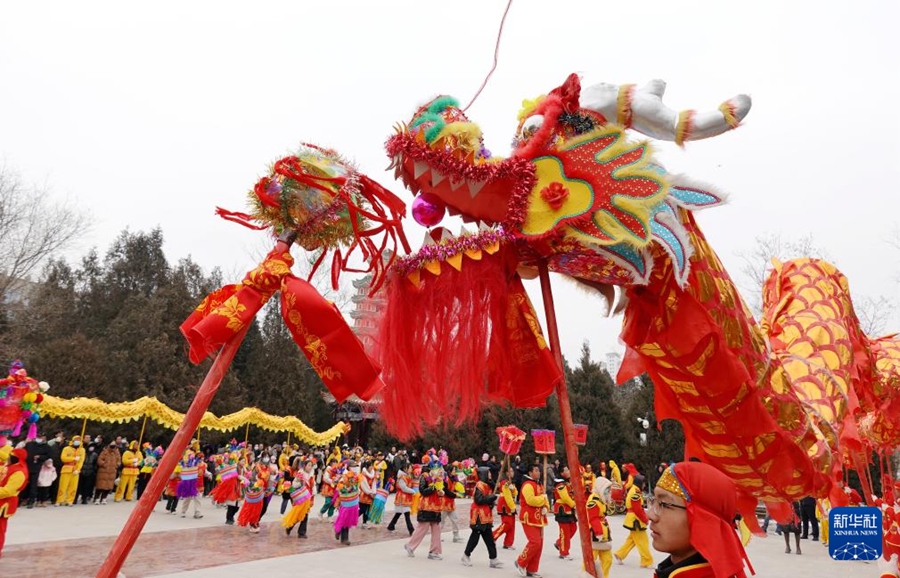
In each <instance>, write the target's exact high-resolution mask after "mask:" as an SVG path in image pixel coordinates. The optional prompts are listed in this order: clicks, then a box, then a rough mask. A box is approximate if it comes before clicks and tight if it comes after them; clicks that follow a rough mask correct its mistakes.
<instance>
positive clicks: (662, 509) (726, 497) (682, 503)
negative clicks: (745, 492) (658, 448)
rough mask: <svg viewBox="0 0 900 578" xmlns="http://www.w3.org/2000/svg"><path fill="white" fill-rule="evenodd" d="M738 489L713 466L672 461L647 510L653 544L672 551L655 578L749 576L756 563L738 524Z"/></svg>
mask: <svg viewBox="0 0 900 578" xmlns="http://www.w3.org/2000/svg"><path fill="white" fill-rule="evenodd" d="M736 498H737V491H736V489H735V487H734V483H733V482H732V481H731V480H730V479H729V478H728V477H727V476H726V475H725V474H723V473H722V472H720V471H719V470H717V469H715V468H714V467H712V466H710V465H708V464H703V463H700V462H681V463H677V464H672V465H671V466H669V467H668V468H666V470H665V471H664V472H663V474H662V476H661V477H660V479H659V482H657V484H656V488H655V489H654V490H653V498H652V499H651V500H650V508H649V510H648V515H649V518H650V535H651V540H652V543H653V548H654V549H656V550H658V551H660V552H666V553H668V554H669V557H668V558H666V559H665V560H664V561H663V562H662V563H661V564H660V565H659V566H658V567H657V568H656V573H655V574H654V576H655V577H656V578H675V577H676V576H677V578H746V576H747V575H746V574H745V573H744V563H745V562H746V564H747V568H748V569H749V571H750V574H753V567H752V566H751V565H750V560H749V559H748V558H747V554H746V552H744V547H743V545H742V544H741V540H740V537H739V536H738V535H737V532H736V531H735V529H734V524H733V523H732V521H733V520H734V514H735V512H736V511H737V508H736V504H735V502H736Z"/></svg>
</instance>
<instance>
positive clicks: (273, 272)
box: [181, 250, 382, 401]
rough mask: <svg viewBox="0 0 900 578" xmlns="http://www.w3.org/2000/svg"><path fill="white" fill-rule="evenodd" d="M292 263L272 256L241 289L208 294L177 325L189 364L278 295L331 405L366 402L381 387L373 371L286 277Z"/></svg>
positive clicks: (324, 305)
mask: <svg viewBox="0 0 900 578" xmlns="http://www.w3.org/2000/svg"><path fill="white" fill-rule="evenodd" d="M293 263H294V259H293V258H292V257H291V255H290V253H288V252H279V251H278V250H273V251H272V252H270V253H269V254H268V256H266V259H265V260H264V261H263V262H262V263H261V264H260V265H259V266H258V267H257V268H256V269H254V270H253V271H250V272H249V273H247V276H246V277H244V280H243V282H242V283H241V284H239V285H227V286H225V287H223V288H221V289H218V290H217V291H214V292H212V293H210V294H209V295H208V296H207V297H206V298H205V299H204V300H203V302H201V303H200V305H199V306H198V307H197V308H196V309H195V310H194V312H193V313H191V315H190V316H189V317H188V318H187V319H186V320H185V321H184V323H182V324H181V333H182V334H183V335H184V336H185V339H187V342H188V344H189V346H190V360H191V362H192V363H200V362H201V361H203V359H205V358H206V357H207V356H209V355H211V354H213V353H215V352H216V351H217V350H218V349H219V348H220V347H222V345H223V344H224V343H225V342H226V341H228V339H230V338H231V337H232V336H234V335H235V334H237V333H239V332H240V331H242V330H243V329H244V328H245V327H246V326H247V324H249V323H252V321H253V318H254V317H255V316H256V314H257V313H258V312H259V310H260V309H262V306H263V305H265V303H266V302H267V301H268V300H269V299H270V298H271V297H272V295H273V294H274V293H275V291H278V290H280V291H281V303H282V308H281V311H282V316H283V318H284V321H285V323H286V324H287V327H288V329H289V330H290V331H291V335H292V336H293V337H294V341H295V342H296V343H297V345H299V346H300V350H301V351H302V352H303V354H304V355H306V357H307V359H309V361H310V364H311V365H312V367H313V369H315V370H316V373H318V374H319V377H321V378H322V381H323V382H324V383H325V385H326V387H328V389H329V391H331V393H332V394H333V395H334V397H335V399H337V400H338V401H343V400H344V399H346V398H347V397H349V396H350V395H351V394H356V395H357V396H359V397H360V398H362V399H370V398H371V397H372V396H373V395H374V394H375V393H376V392H377V391H378V390H379V389H380V388H381V387H382V384H381V381H380V379H379V378H378V375H379V369H378V367H377V366H376V365H375V364H373V363H372V361H371V360H370V359H369V358H368V356H366V354H365V351H364V350H363V347H362V344H361V343H360V342H359V339H358V338H357V337H356V335H355V334H354V333H353V331H352V330H351V329H350V327H349V326H348V325H347V322H346V321H344V318H343V316H342V315H341V314H340V311H338V309H337V308H336V307H335V306H334V304H333V303H331V302H330V301H328V300H326V299H325V298H324V297H322V296H321V295H320V294H319V293H318V292H317V291H316V290H315V288H313V286H312V285H310V284H309V283H308V282H306V281H304V280H302V279H298V278H297V277H295V276H293V275H291V265H293Z"/></svg>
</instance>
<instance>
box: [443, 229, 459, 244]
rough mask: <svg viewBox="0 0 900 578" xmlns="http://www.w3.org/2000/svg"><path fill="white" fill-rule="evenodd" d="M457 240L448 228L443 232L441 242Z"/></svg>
mask: <svg viewBox="0 0 900 578" xmlns="http://www.w3.org/2000/svg"><path fill="white" fill-rule="evenodd" d="M455 238H456V237H454V236H453V233H451V232H450V231H449V230H448V229H447V228H446V227H445V228H444V229H443V230H441V241H452V240H453V239H455Z"/></svg>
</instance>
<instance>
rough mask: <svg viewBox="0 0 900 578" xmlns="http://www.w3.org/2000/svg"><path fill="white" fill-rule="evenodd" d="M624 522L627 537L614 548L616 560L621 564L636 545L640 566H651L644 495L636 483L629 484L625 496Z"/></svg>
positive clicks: (651, 557) (651, 559) (651, 558)
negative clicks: (639, 556)
mask: <svg viewBox="0 0 900 578" xmlns="http://www.w3.org/2000/svg"><path fill="white" fill-rule="evenodd" d="M625 509H626V514H625V523H624V524H622V526H623V527H624V528H625V529H627V530H628V531H629V532H628V538H626V539H625V543H624V544H622V547H621V548H619V549H618V550H616V554H615V556H616V561H617V562H618V563H619V564H622V563H623V561H624V560H625V557H626V556H628V553H629V552H631V549H632V548H634V547H635V546H637V549H638V553H639V554H640V555H641V568H650V567H651V566H653V556H652V555H651V554H650V544H649V541H648V540H647V522H648V520H647V514H646V512H644V497H643V496H642V495H641V489H640V488H639V487H638V484H635V485H633V486H631V489H630V490H628V496H627V497H626V498H625Z"/></svg>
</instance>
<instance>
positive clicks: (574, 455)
mask: <svg viewBox="0 0 900 578" xmlns="http://www.w3.org/2000/svg"><path fill="white" fill-rule="evenodd" d="M538 273H539V275H540V278H541V294H542V295H543V297H544V314H545V315H546V316H547V336H548V337H549V338H550V349H552V350H553V356H554V357H555V358H556V363H557V364H558V365H559V368H560V370H562V371H563V374H562V379H561V380H560V381H559V383H558V384H557V385H556V397H557V400H558V401H559V417H560V421H561V422H562V430H563V440H564V442H565V445H566V460H567V461H568V462H569V472H570V474H571V476H570V479H571V481H572V487H573V488H574V490H575V509H576V511H577V512H578V534H579V537H580V538H581V555H582V557H583V558H584V569H585V571H586V572H587V573H588V574H590V575H591V576H594V578H597V567H596V566H594V553H593V548H592V547H591V528H590V524H589V523H588V519H587V498H586V494H585V490H584V478H582V477H581V461H580V460H579V458H578V446H577V445H576V444H575V423H574V422H573V420H572V407H571V406H570V405H569V389H568V387H567V386H566V374H565V371H564V367H563V360H562V351H561V350H560V348H559V330H558V327H557V325H556V310H555V309H554V307H553V292H552V291H551V289H550V273H549V272H548V271H547V261H546V260H541V261H539V262H538Z"/></svg>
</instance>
